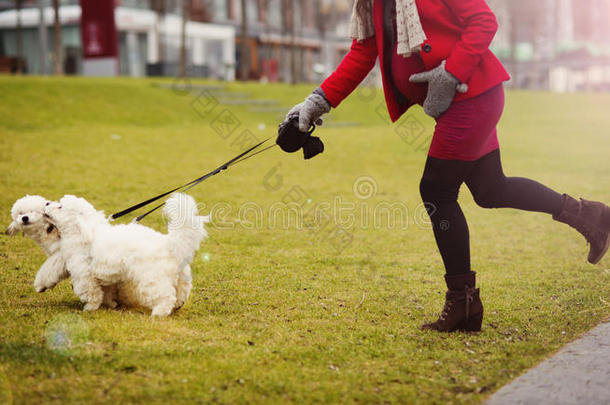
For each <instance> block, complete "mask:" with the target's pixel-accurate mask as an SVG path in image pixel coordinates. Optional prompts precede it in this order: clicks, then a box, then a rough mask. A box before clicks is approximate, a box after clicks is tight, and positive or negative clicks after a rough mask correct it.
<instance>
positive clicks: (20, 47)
mask: <svg viewBox="0 0 610 405" xmlns="http://www.w3.org/2000/svg"><path fill="white" fill-rule="evenodd" d="M21 2H22V0H16V1H15V3H16V4H15V6H16V7H15V8H16V9H17V74H21V73H23V30H22V27H21Z"/></svg>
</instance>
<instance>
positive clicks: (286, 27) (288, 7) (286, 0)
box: [282, 0, 297, 84]
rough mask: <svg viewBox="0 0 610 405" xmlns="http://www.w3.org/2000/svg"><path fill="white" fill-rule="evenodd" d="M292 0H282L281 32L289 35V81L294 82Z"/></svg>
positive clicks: (294, 57)
mask: <svg viewBox="0 0 610 405" xmlns="http://www.w3.org/2000/svg"><path fill="white" fill-rule="evenodd" d="M294 11H295V5H294V0H282V33H283V34H284V35H288V36H289V37H290V46H289V52H290V79H289V80H288V81H289V82H290V83H292V84H294V83H296V81H297V79H296V77H297V72H296V69H297V63H296V32H295V23H294V18H295V15H294Z"/></svg>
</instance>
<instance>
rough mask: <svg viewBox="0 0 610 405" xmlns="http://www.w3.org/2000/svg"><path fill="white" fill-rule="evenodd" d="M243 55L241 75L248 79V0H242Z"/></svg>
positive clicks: (242, 77)
mask: <svg viewBox="0 0 610 405" xmlns="http://www.w3.org/2000/svg"><path fill="white" fill-rule="evenodd" d="M240 53H241V57H240V76H241V79H242V80H248V77H249V76H250V63H249V56H250V55H249V52H248V9H247V1H246V0H241V52H240Z"/></svg>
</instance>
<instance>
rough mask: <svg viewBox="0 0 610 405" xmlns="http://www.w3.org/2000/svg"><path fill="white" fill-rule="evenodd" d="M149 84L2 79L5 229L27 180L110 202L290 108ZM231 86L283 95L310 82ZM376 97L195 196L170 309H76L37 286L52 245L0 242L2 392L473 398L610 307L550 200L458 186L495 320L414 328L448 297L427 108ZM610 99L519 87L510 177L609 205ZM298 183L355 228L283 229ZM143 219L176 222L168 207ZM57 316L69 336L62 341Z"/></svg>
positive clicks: (193, 168)
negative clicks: (184, 290)
mask: <svg viewBox="0 0 610 405" xmlns="http://www.w3.org/2000/svg"><path fill="white" fill-rule="evenodd" d="M156 83H158V81H149V80H127V79H118V80H89V79H80V78H78V79H67V78H66V79H50V78H12V77H1V78H0V180H1V181H0V187H1V188H0V212H1V218H2V224H3V226H6V225H8V223H9V222H10V215H9V212H10V207H11V205H12V203H13V202H14V201H15V200H16V199H17V198H19V197H22V196H23V195H25V194H28V193H29V194H40V195H43V196H45V197H47V198H49V199H58V198H60V197H61V196H62V195H64V194H76V195H79V196H82V197H85V198H87V199H88V200H89V201H90V202H91V203H92V204H94V205H95V206H96V207H97V208H98V209H103V210H105V211H106V213H112V212H116V211H118V210H120V209H123V208H126V207H127V206H129V205H131V204H133V203H136V202H139V201H140V200H142V199H144V198H146V197H150V196H152V195H155V194H157V193H160V192H163V191H165V190H166V189H168V188H170V187H172V186H175V185H178V184H180V183H182V182H185V181H187V180H191V179H193V178H195V177H197V176H199V175H200V174H202V173H204V172H206V171H208V170H211V169H213V168H215V167H216V166H218V165H219V164H220V163H222V162H224V161H225V160H227V159H229V158H230V157H232V156H233V155H235V154H236V153H237V152H238V151H239V150H240V149H241V145H242V144H241V143H240V137H239V136H240V134H242V133H243V132H244V131H245V130H249V131H250V133H251V135H254V136H256V137H257V138H259V139H264V138H265V137H267V136H272V135H274V133H275V132H276V126H277V124H278V114H279V112H277V111H275V112H274V111H252V110H249V109H248V108H246V107H245V106H234V105H218V106H216V107H215V108H212V107H214V104H213V103H211V102H210V100H209V98H207V97H206V96H201V97H199V96H197V93H192V92H191V93H189V92H178V91H173V90H171V89H165V88H161V87H159V86H158V85H156ZM166 83H170V82H166ZM226 91H228V92H238V93H248V94H249V95H250V96H251V97H254V98H257V99H276V100H279V102H280V105H282V106H290V105H292V104H293V103H296V102H298V101H300V100H302V99H303V98H304V97H305V96H306V95H307V94H308V93H309V91H311V86H292V87H291V86H286V85H265V86H263V85H258V84H245V85H242V84H228V85H227V89H226ZM229 96H230V94H224V95H222V98H229ZM236 97H240V95H239V94H238V95H237V96H236ZM381 102H382V95H381V94H380V93H376V92H373V91H366V90H362V91H358V92H357V94H355V95H354V96H353V97H352V98H350V99H349V100H347V101H346V102H345V103H344V104H343V105H342V106H341V108H339V109H338V110H337V111H336V112H333V113H332V116H331V119H330V120H329V124H332V123H334V124H335V125H334V126H333V125H329V126H328V128H323V129H320V130H319V131H317V133H316V134H318V135H319V136H321V137H322V138H323V140H324V142H325V143H326V151H325V152H324V154H323V155H321V156H319V157H316V158H315V159H313V160H311V161H303V159H302V157H301V156H300V155H297V154H295V155H288V154H283V153H282V152H281V151H280V150H279V149H273V150H271V151H269V152H267V153H265V154H264V155H260V156H257V157H256V158H253V159H252V160H249V161H247V162H244V163H243V164H241V165H239V166H236V167H235V168H233V169H230V170H229V171H228V172H225V173H223V174H221V175H219V176H216V177H214V178H212V179H210V180H209V181H207V182H205V183H203V184H202V185H200V186H199V187H197V188H195V189H194V190H192V195H193V196H194V197H195V198H196V199H197V200H198V201H199V202H201V203H202V209H201V211H202V212H203V213H206V214H207V213H208V212H209V211H210V209H211V208H212V207H214V208H215V209H214V212H215V214H216V216H215V225H214V226H211V227H210V238H209V239H208V240H207V241H206V242H205V243H204V244H203V245H202V247H201V250H200V251H199V253H198V254H197V256H196V259H195V261H194V263H193V265H192V269H193V277H194V281H193V291H192V294H191V298H190V299H189V301H188V303H187V304H186V306H185V307H184V308H183V309H182V310H180V311H179V312H178V313H176V314H174V315H172V316H171V317H170V318H168V319H151V318H150V317H149V316H148V314H147V313H143V312H140V311H133V310H131V311H130V310H108V309H101V310H99V311H96V312H94V313H84V312H82V311H81V308H82V305H81V304H80V302H79V301H78V299H77V298H76V296H75V295H74V294H73V293H72V290H71V288H70V284H69V282H63V283H62V284H60V285H59V286H58V287H56V288H55V289H54V290H52V291H49V292H45V293H43V294H37V293H36V292H35V291H34V288H33V286H32V283H33V280H34V275H35V273H36V271H37V269H38V268H39V266H40V265H41V264H42V263H43V261H44V254H43V253H42V251H41V250H40V249H38V248H37V247H36V246H35V244H34V243H33V242H32V241H30V240H27V239H24V238H22V237H16V238H9V237H6V236H2V237H1V238H0V263H1V264H2V269H1V271H0V283H1V288H0V403H2V402H4V401H7V402H9V403H10V402H11V401H13V402H14V403H42V402H45V403H47V402H56V403H117V402H119V401H120V402H125V403H130V402H131V403H161V402H164V403H186V402H189V403H190V402H196V403H197V402H200V403H209V402H219V403H227V404H230V403H236V402H267V403H278V402H287V403H301V402H317V403H329V402H345V403H357V402H361V403H385V402H387V403H456V404H457V403H477V402H480V401H482V400H483V399H484V398H486V397H487V396H488V395H490V394H491V393H492V392H494V391H495V390H497V389H499V388H500V387H501V386H502V385H503V384H505V383H507V382H508V381H510V380H511V379H513V378H514V377H516V376H518V375H519V374H521V373H522V372H524V371H525V370H526V369H527V368H529V367H531V366H533V365H535V364H536V363H538V362H539V361H541V360H542V359H544V358H545V357H547V356H549V355H551V354H552V353H553V352H555V351H556V350H557V349H558V348H560V347H561V346H563V345H564V344H566V343H567V342H569V341H571V340H573V339H575V338H577V337H578V336H579V335H581V334H582V333H583V332H585V331H587V330H588V329H590V328H591V327H593V326H594V325H596V324H597V323H599V322H600V321H602V320H604V319H605V318H607V317H608V316H609V315H610V261H609V260H608V258H606V259H604V261H603V262H602V263H601V264H600V265H598V266H595V267H594V266H590V265H588V264H586V262H585V257H586V252H587V246H586V244H585V241H584V239H583V238H582V237H581V236H580V235H579V234H577V233H576V232H575V231H573V230H571V229H569V228H568V227H566V226H564V225H561V224H557V223H555V222H554V221H552V219H551V218H550V217H548V216H546V215H542V214H532V213H524V212H518V211H514V210H493V211H489V210H483V209H480V208H478V207H477V206H476V205H475V204H474V202H473V200H472V198H471V196H470V194H469V193H468V192H467V189H466V188H464V191H463V193H462V195H461V197H460V199H461V202H462V204H463V208H464V211H465V213H466V215H467V217H468V218H469V222H470V226H471V238H472V250H473V253H472V256H473V267H474V269H473V270H476V271H477V272H478V279H479V284H480V287H481V295H482V298H483V300H484V304H485V310H486V317H485V320H484V323H483V331H482V332H481V333H480V334H460V333H457V334H450V335H446V334H437V333H431V332H422V331H420V330H419V329H418V328H419V325H420V324H422V323H423V322H424V321H426V320H430V319H433V318H434V317H435V316H436V315H437V314H438V312H439V311H440V309H441V307H442V303H443V298H444V285H443V278H442V275H443V270H442V264H441V260H440V257H439V255H438V253H437V250H436V246H435V244H434V240H433V236H432V231H431V229H430V227H429V226H428V225H426V224H425V221H424V219H425V214H424V213H423V211H422V209H421V206H420V200H419V191H418V184H419V176H420V174H421V171H422V169H423V164H424V161H425V158H426V151H425V147H422V146H421V143H422V142H424V143H425V142H427V141H428V140H429V136H430V135H431V133H432V128H433V122H432V120H430V119H428V118H426V117H425V116H424V115H423V113H422V111H421V109H420V108H414V109H413V110H412V111H410V112H409V114H408V115H407V116H406V118H405V119H404V121H403V124H402V125H398V126H397V125H394V126H392V125H389V124H388V123H386V122H385V120H386V119H387V118H386V117H387V113H385V111H384V110H383V108H379V106H380V103H381ZM609 105H610V95H607V94H606V95H585V94H582V95H551V94H546V93H530V92H528V93H522V92H509V93H508V94H507V108H506V112H505V116H504V118H503V119H502V122H501V124H500V140H501V144H502V150H503V159H504V166H505V171H506V172H507V174H509V175H519V176H528V177H532V178H534V179H537V180H540V181H542V182H544V183H546V184H548V185H549V186H551V187H553V188H555V189H557V190H558V191H560V192H569V193H571V194H572V195H574V196H584V197H587V198H590V199H596V200H603V201H606V202H610V188H609V187H608V186H609V185H610V159H609V157H610V146H609V140H610V130H609V128H610V116H609V115H608V106H609ZM225 109H226V110H227V111H228V112H230V113H231V114H233V115H232V116H233V117H234V118H236V119H237V120H239V122H238V123H237V124H235V125H233V127H232V128H233V129H234V132H233V133H231V134H228V133H227V131H225V128H226V126H224V127H223V126H219V124H218V122H219V121H218V120H216V118H217V116H219V113H221V112H222V111H223V110H225ZM210 110H212V111H211V112H210ZM378 111H381V112H382V114H381V115H379V114H378ZM224 114H225V115H222V116H221V117H225V116H226V114H227V113H226V112H225V113H224ZM341 122H360V123H361V125H360V126H349V127H342V126H340V125H339V124H340V123H341ZM218 132H220V134H219V133H218ZM420 133H421V135H420V136H419V137H418V138H417V135H419V134H420ZM400 135H402V136H403V137H404V138H401V136H400ZM415 138H417V139H415ZM356 182H357V183H358V184H357V185H358V186H362V187H363V188H362V189H358V187H356V191H355V190H354V188H355V187H354V184H355V183H356ZM367 182H368V183H369V184H368V185H369V186H371V190H372V191H371V190H366V187H365V186H367V184H366V183H367ZM369 191H371V192H370V193H369ZM297 192H300V193H301V196H303V195H305V197H303V198H301V199H300V201H301V202H302V201H305V202H304V203H303V206H305V207H309V206H313V205H315V204H316V203H329V204H331V205H332V204H334V203H336V202H337V201H339V202H340V203H341V204H344V205H345V206H349V204H352V208H353V209H350V210H348V211H349V212H348V214H353V217H350V216H349V215H347V214H346V215H347V217H346V218H344V219H351V220H353V221H355V222H356V223H357V225H354V226H351V227H349V226H344V227H342V226H341V225H342V223H341V222H340V221H339V220H338V219H333V220H330V221H329V222H328V224H326V223H325V225H327V226H326V227H324V228H323V229H322V230H320V231H318V232H315V230H314V229H310V228H307V229H301V228H299V229H297V227H296V226H294V224H293V225H292V226H288V227H284V226H281V224H279V223H275V224H274V221H273V218H272V215H271V214H270V212H271V211H273V210H276V209H277V207H282V204H283V203H282V201H286V200H287V199H289V198H292V197H294V196H295V195H296V193H297ZM363 193H368V194H367V195H363ZM365 197H368V198H365ZM307 201H309V202H307ZM383 204H386V205H385V206H388V204H402V206H403V207H405V208H406V210H407V211H408V215H407V217H408V226H406V228H407V229H398V228H399V227H398V226H396V227H394V228H393V229H392V226H391V224H389V223H388V222H387V221H383V217H380V221H379V222H380V223H378V224H377V226H375V223H374V220H373V218H372V217H373V216H374V215H373V214H374V212H375V211H374V210H375V207H380V206H383ZM240 209H241V211H240ZM258 212H262V213H263V215H262V217H261V218H260V221H259V222H260V223H257V224H255V223H254V222H255V221H254V218H255V217H256V215H257V213H258ZM274 212H277V210H276V211H274ZM283 212H284V213H285V211H283ZM280 213H282V211H280ZM128 220H129V219H126V220H125V221H128ZM125 221H123V222H125ZM144 223H145V224H146V225H149V226H151V227H153V228H155V229H158V230H161V231H165V225H164V223H163V220H162V218H161V215H160V214H154V215H152V216H150V217H149V218H147V219H146V220H145V221H144ZM348 225H349V224H348ZM339 230H340V231H342V233H340V234H339V235H342V236H344V237H345V239H339V238H337V233H336V232H335V231H339ZM346 241H347V242H346ZM62 328H63V330H65V332H64V333H66V334H67V335H68V336H70V337H71V338H72V344H71V345H68V346H65V345H64V346H62V347H60V348H57V347H55V346H54V345H55V344H56V343H58V342H57V339H58V334H57V333H58V331H61V330H62ZM60 337H61V336H60ZM59 343H61V342H59Z"/></svg>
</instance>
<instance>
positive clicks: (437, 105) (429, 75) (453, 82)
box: [409, 61, 468, 118]
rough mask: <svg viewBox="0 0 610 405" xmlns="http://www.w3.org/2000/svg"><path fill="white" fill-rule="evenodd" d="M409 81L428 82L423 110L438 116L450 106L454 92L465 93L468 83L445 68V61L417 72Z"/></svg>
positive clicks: (435, 116)
mask: <svg viewBox="0 0 610 405" xmlns="http://www.w3.org/2000/svg"><path fill="white" fill-rule="evenodd" d="M409 81H410V82H411V83H428V95H427V96H426V101H425V102H424V111H425V112H426V114H428V115H429V116H431V117H434V118H438V117H439V116H440V115H441V114H442V113H444V112H445V111H447V110H448V109H449V107H450V106H451V102H452V101H453V97H455V93H456V92H459V93H466V92H467V91H468V85H467V84H465V83H460V81H459V80H458V79H457V78H456V77H455V76H453V75H452V74H451V73H449V72H447V71H446V70H445V61H443V62H442V63H441V64H440V65H439V66H437V67H436V68H434V69H432V70H428V71H427V72H423V73H417V74H414V75H412V76H411V77H410V78H409Z"/></svg>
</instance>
